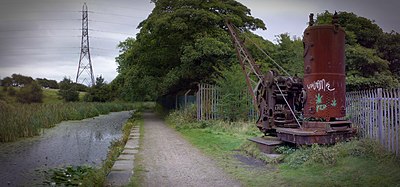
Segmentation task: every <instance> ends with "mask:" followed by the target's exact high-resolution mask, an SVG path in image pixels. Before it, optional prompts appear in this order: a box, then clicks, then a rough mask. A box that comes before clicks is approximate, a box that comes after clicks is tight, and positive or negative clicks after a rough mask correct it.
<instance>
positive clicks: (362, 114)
mask: <svg viewBox="0 0 400 187" xmlns="http://www.w3.org/2000/svg"><path fill="white" fill-rule="evenodd" d="M219 99H220V94H219V92H218V88H217V87H216V86H214V85H207V84H200V85H199V89H198V91H197V93H196V103H197V119H198V120H212V119H220V117H221V114H220V111H222V109H221V108H220V105H219ZM249 102H251V100H249ZM346 110H347V111H346V114H347V115H346V116H347V118H349V119H350V121H352V122H353V126H354V127H356V128H357V131H358V136H359V137H360V138H371V139H376V140H378V141H379V142H380V143H381V144H382V145H383V146H385V147H386V148H387V149H388V150H389V151H391V152H393V153H396V155H398V156H400V139H399V136H400V88H398V89H389V90H383V89H381V88H379V89H375V90H367V91H357V92H348V93H346ZM249 119H253V120H255V119H257V114H256V113H255V112H254V110H251V111H249Z"/></svg>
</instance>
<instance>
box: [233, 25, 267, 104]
mask: <svg viewBox="0 0 400 187" xmlns="http://www.w3.org/2000/svg"><path fill="white" fill-rule="evenodd" d="M225 24H226V26H227V28H228V31H229V34H230V35H231V37H232V41H233V43H234V46H235V49H236V53H237V56H238V58H239V63H240V65H241V67H242V70H243V73H244V74H245V78H246V84H247V87H248V89H249V93H250V94H251V97H252V99H253V104H254V107H255V109H256V111H258V110H259V107H258V105H259V102H258V100H257V97H256V96H257V94H256V92H257V90H258V88H259V87H260V86H261V84H263V81H262V80H263V75H262V73H261V71H260V66H259V65H257V64H256V63H255V61H254V59H253V57H252V56H251V55H250V53H249V52H248V51H247V49H246V48H245V47H244V44H243V41H242V40H241V39H240V38H239V35H238V33H237V31H236V29H235V27H234V26H233V25H232V24H231V23H230V22H225Z"/></svg>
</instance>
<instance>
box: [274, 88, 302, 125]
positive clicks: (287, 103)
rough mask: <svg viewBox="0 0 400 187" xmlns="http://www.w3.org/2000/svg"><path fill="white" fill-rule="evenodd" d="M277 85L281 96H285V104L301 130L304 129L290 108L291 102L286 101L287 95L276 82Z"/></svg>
mask: <svg viewBox="0 0 400 187" xmlns="http://www.w3.org/2000/svg"><path fill="white" fill-rule="evenodd" d="M275 85H276V87H277V88H278V90H279V92H281V94H282V96H283V99H284V100H285V102H286V105H287V106H288V107H289V109H290V112H291V113H292V115H293V117H294V119H295V120H296V122H297V125H299V127H300V129H302V126H301V125H300V122H299V120H298V119H297V116H296V115H295V114H294V111H293V109H292V107H290V105H289V102H288V101H287V100H286V97H285V95H283V92H282V90H281V88H280V87H279V85H278V83H277V82H275Z"/></svg>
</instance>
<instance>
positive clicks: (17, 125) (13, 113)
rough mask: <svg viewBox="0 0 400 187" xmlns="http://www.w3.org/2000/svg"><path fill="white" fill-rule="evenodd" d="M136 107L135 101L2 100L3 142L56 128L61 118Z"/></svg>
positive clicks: (1, 138) (0, 140)
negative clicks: (14, 101) (15, 101)
mask: <svg viewBox="0 0 400 187" xmlns="http://www.w3.org/2000/svg"><path fill="white" fill-rule="evenodd" d="M134 108H135V104H133V103H83V102H78V103H54V104H17V103H15V104H8V103H6V102H3V101H0V129H1V130H0V142H11V141H16V140H17V139H19V138H25V137H32V136H37V135H40V132H41V130H42V129H43V128H51V127H54V126H55V125H56V124H57V123H60V122H61V121H67V120H81V119H85V118H90V117H94V116H98V115H100V114H107V113H109V112H117V111H124V110H133V109H134Z"/></svg>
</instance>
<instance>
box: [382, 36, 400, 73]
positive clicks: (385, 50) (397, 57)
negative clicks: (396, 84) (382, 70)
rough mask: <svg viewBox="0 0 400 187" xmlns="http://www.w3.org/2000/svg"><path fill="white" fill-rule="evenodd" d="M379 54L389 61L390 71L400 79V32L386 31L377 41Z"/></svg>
mask: <svg viewBox="0 0 400 187" xmlns="http://www.w3.org/2000/svg"><path fill="white" fill-rule="evenodd" d="M377 50H378V52H379V56H380V57H381V58H383V59H386V60H387V61H389V69H390V71H391V72H392V73H393V74H394V75H396V76H397V79H398V80H400V34H399V33H397V32H394V31H392V32H391V33H384V34H383V35H382V36H381V37H380V38H379V39H378V42H377Z"/></svg>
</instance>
